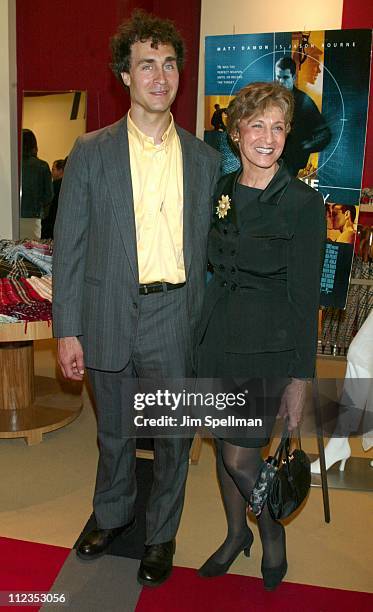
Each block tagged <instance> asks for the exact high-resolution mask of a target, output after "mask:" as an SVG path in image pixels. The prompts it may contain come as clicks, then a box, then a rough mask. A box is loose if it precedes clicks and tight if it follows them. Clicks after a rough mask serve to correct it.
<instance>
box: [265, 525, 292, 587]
mask: <svg viewBox="0 0 373 612" xmlns="http://www.w3.org/2000/svg"><path fill="white" fill-rule="evenodd" d="M280 526H281V530H282V539H283V548H284V560H283V561H282V563H280V565H276V567H265V566H264V565H263V560H262V565H261V570H262V576H263V582H264V588H265V590H266V591H274V590H275V589H276V588H277V587H278V585H279V584H280V583H281V582H282V579H283V578H284V576H285V574H286V572H287V570H288V564H287V561H286V536H285V529H284V526H283V525H281V523H280Z"/></svg>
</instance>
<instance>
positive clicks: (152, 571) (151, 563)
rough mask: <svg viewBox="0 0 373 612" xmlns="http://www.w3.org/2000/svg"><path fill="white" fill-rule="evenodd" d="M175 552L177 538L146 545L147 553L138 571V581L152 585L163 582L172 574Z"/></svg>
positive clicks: (145, 584)
mask: <svg viewBox="0 0 373 612" xmlns="http://www.w3.org/2000/svg"><path fill="white" fill-rule="evenodd" d="M174 554H175V540H170V542H164V543H163V544H151V545H150V546H145V554H144V556H143V558H142V560H141V563H140V567H139V571H138V572H137V582H139V583H140V584H142V585H144V586H150V587H152V586H159V585H160V584H162V582H164V581H165V580H167V578H168V577H169V575H170V574H171V571H172V557H173V556H174Z"/></svg>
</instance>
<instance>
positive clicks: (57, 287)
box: [53, 10, 220, 586]
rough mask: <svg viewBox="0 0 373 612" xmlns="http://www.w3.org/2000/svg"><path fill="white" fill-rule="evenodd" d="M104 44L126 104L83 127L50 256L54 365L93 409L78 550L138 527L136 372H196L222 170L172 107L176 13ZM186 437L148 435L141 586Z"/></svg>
mask: <svg viewBox="0 0 373 612" xmlns="http://www.w3.org/2000/svg"><path fill="white" fill-rule="evenodd" d="M112 55H113V63H112V68H113V71H114V73H115V75H116V77H117V78H118V79H119V80H120V81H121V83H122V84H124V86H125V88H126V89H127V90H129V94H130V99H131V108H130V110H129V112H128V114H127V115H126V116H125V117H124V118H122V119H121V120H120V121H118V122H117V123H115V124H114V125H111V126H108V127H106V128H103V129H101V130H98V131H97V132H93V133H92V134H86V135H84V136H82V137H80V138H79V139H78V141H77V143H76V145H75V147H74V149H73V151H72V153H71V154H70V155H69V160H68V163H67V165H66V169H65V174H64V179H63V185H62V189H61V196H60V202H59V206H58V213H57V220H56V227H55V243H54V247H55V248H54V256H53V331H54V335H55V336H56V337H58V359H59V363H60V366H61V368H62V371H63V373H64V375H65V376H66V377H67V378H70V379H72V380H82V378H83V374H84V370H85V369H86V370H87V374H88V378H89V380H90V383H91V385H92V389H93V393H94V397H95V401H96V407H97V420H98V440H99V448H100V456H99V463H98V471H97V480H96V489H95V494H94V500H93V507H94V513H95V519H96V523H97V527H96V528H94V529H93V530H91V531H90V532H89V533H87V534H85V535H84V537H83V538H82V539H81V541H80V542H79V544H78V547H77V554H78V556H79V557H80V558H81V559H83V560H90V559H95V558H97V557H99V556H101V555H103V554H104V553H105V551H106V550H107V549H108V547H109V546H110V544H111V543H112V542H113V540H114V539H115V538H116V537H117V536H118V535H119V534H122V536H124V535H125V534H127V533H129V532H130V531H131V530H132V529H134V527H135V499H136V477H135V467H136V439H135V436H134V434H136V430H135V431H134V429H135V428H134V416H135V412H134V397H133V391H134V389H136V390H137V391H138V390H139V388H140V389H141V381H139V378H142V379H152V380H154V381H155V382H154V385H156V384H157V381H161V380H164V379H185V378H189V377H192V376H193V363H192V357H193V354H194V350H193V349H194V346H193V338H194V334H195V328H196V325H197V322H198V320H199V317H200V313H201V308H202V300H203V288H204V286H205V282H206V268H207V234H208V230H209V224H210V219H211V205H212V196H213V193H214V191H215V188H216V183H217V180H218V178H219V174H220V163H219V162H220V160H219V155H218V153H217V152H216V151H215V150H214V149H212V148H210V147H209V146H208V145H206V144H205V143H203V142H202V141H200V140H198V139H197V138H195V136H193V135H192V134H189V133H188V132H186V131H185V130H183V129H182V128H180V127H178V126H177V125H176V124H175V122H174V119H173V117H172V114H171V112H170V108H171V105H172V103H173V101H174V99H175V97H176V94H177V90H178V85H179V71H180V70H181V69H182V66H183V61H184V43H183V41H182V38H181V36H180V34H179V32H178V31H177V30H176V28H175V26H174V24H173V23H172V22H171V21H169V20H163V19H160V18H158V17H155V16H153V15H149V14H148V13H146V12H144V11H140V10H138V11H135V12H134V13H133V15H132V18H131V19H130V20H128V21H125V22H124V23H123V24H122V25H121V26H120V28H119V30H118V33H117V34H116V35H115V36H114V38H113V39H112ZM158 384H159V383H158ZM139 385H140V387H139ZM137 391H135V393H136V392H137ZM189 447H190V440H189V439H187V438H179V437H174V438H167V437H162V436H155V437H154V463H153V472H154V481H153V486H152V491H151V493H150V498H149V502H148V506H147V512H146V542H145V552H144V555H143V558H142V560H141V564H140V567H139V571H138V577H137V579H138V581H139V582H140V584H142V585H145V586H158V585H160V584H161V583H162V582H164V581H165V580H166V579H167V578H168V577H169V575H170V573H171V571H172V560H173V555H174V552H175V535H176V532H177V529H178V526H179V522H180V517H181V512H182V508H183V503H184V491H185V482H186V477H187V472H188V460H189Z"/></svg>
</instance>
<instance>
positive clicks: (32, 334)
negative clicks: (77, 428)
mask: <svg viewBox="0 0 373 612" xmlns="http://www.w3.org/2000/svg"><path fill="white" fill-rule="evenodd" d="M51 337H52V326H51V324H50V323H49V324H48V321H36V322H32V323H27V325H26V323H25V322H20V323H0V438H25V439H26V441H27V443H28V444H29V445H33V444H38V443H39V442H41V441H42V439H43V434H45V433H47V432H49V431H54V430H55V429H59V428H60V427H64V426H65V425H67V424H68V423H71V421H73V420H74V419H76V417H77V416H78V415H79V414H80V412H81V409H82V397H81V391H82V385H81V383H68V382H65V381H57V380H55V379H54V378H46V377H44V376H34V346H33V341H34V340H44V339H46V338H51Z"/></svg>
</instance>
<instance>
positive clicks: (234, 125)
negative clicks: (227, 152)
mask: <svg viewBox="0 0 373 612" xmlns="http://www.w3.org/2000/svg"><path fill="white" fill-rule="evenodd" d="M274 106H277V107H278V108H280V109H281V110H282V112H283V113H284V120H285V127H286V133H287V134H288V133H289V132H290V124H291V120H292V118H293V113H294V98H293V94H292V93H291V91H289V90H288V89H286V88H285V87H283V85H280V84H279V83H276V82H273V83H272V82H271V83H250V85H247V86H246V87H243V88H242V89H241V90H240V91H239V92H238V94H237V95H236V97H235V98H234V99H233V100H231V102H230V103H229V106H228V109H227V131H228V134H229V135H230V136H231V138H233V137H234V136H235V135H236V134H237V131H238V124H239V122H240V121H241V119H251V118H254V117H255V116H257V115H262V114H263V113H264V112H265V111H267V110H268V109H270V108H272V107H274Z"/></svg>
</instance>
